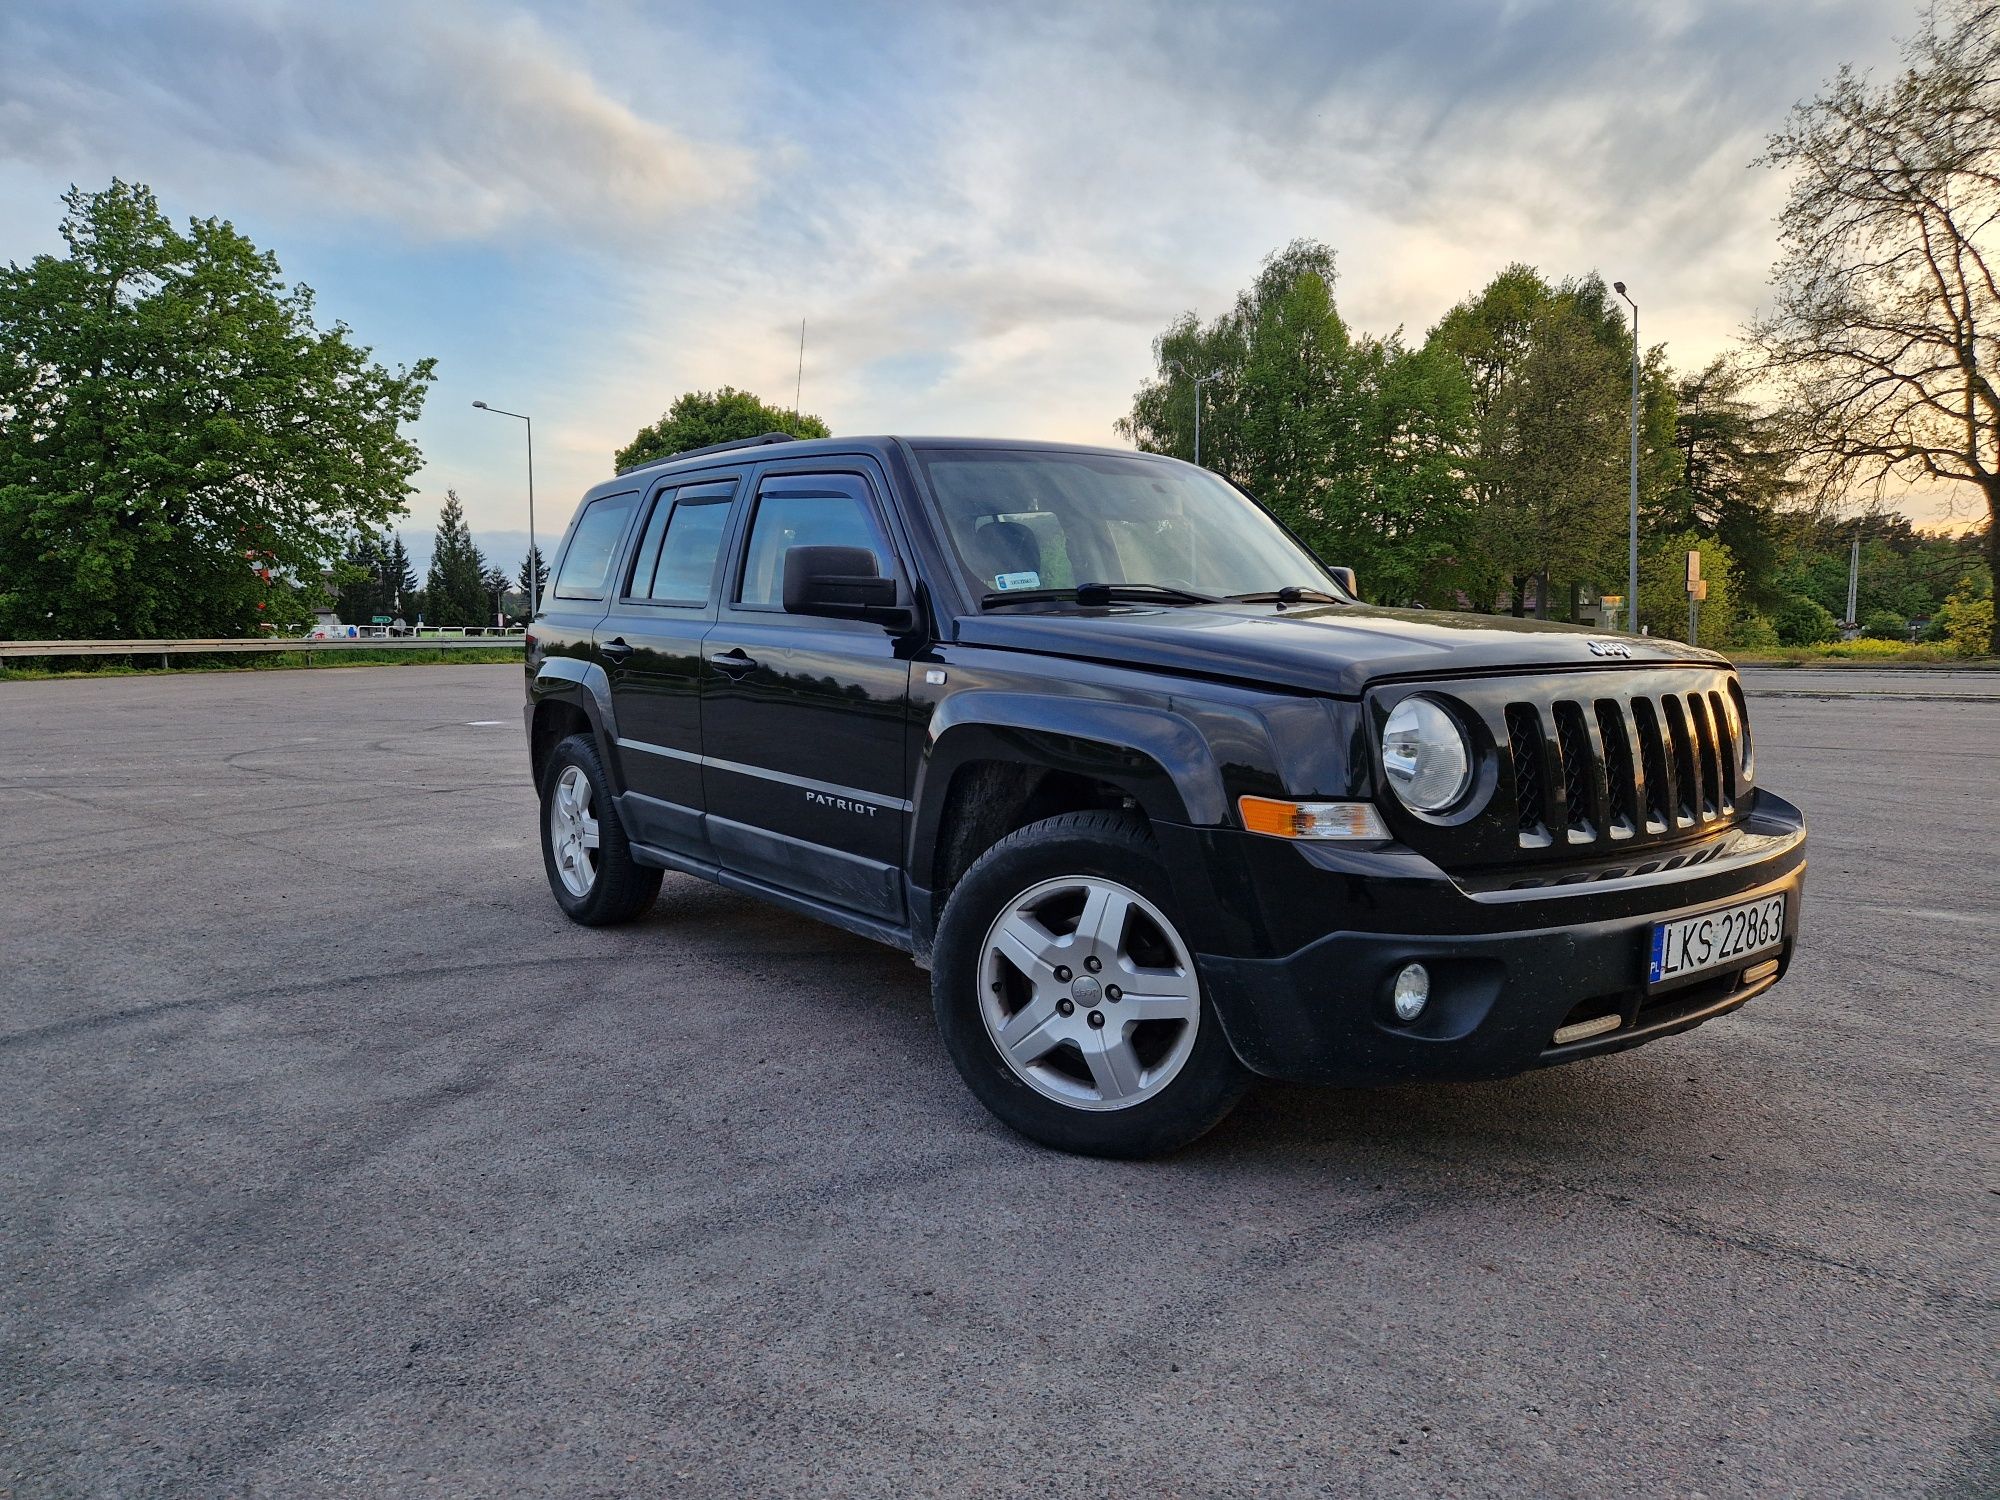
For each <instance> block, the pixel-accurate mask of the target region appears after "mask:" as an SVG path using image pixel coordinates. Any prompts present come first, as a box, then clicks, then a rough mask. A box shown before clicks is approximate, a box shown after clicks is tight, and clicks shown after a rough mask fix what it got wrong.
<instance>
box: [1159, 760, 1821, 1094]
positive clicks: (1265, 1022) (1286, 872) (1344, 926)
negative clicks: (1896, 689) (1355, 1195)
mask: <svg viewBox="0 0 2000 1500" xmlns="http://www.w3.org/2000/svg"><path fill="white" fill-rule="evenodd" d="M1160 832H1161V834H1162V843H1163V844H1164V845H1165V846H1166V853H1167V854H1168V858H1169V868H1170V869H1171V870H1173V871H1174V878H1175V880H1176V883H1177V885H1178V886H1180V887H1181V889H1180V891H1179V895H1180V897H1181V910H1182V911H1183V912H1197V913H1201V914H1202V915H1201V916H1199V917H1198V918H1197V919H1196V920H1195V921H1194V922H1193V924H1192V925H1193V926H1194V927H1195V929H1196V931H1195V933H1194V934H1193V936H1194V939H1195V946H1196V949H1197V963H1198V965H1199V968H1200V971H1201V977H1202V982H1203V985H1204V986H1205V988H1206V990H1207V992H1208V994H1209V996H1210V998H1211V999H1212V1000H1213V1002H1214V1004H1215V1008H1216V1011H1217V1014H1218V1015H1219V1016H1220V1018H1221V1021H1222V1026H1223V1030H1224V1031H1225V1032H1226V1033H1227V1034H1228V1036H1229V1040H1230V1042H1231V1044H1232V1045H1233V1046H1234V1047H1235V1049H1236V1052H1237V1055H1238V1056H1239V1057H1241V1058H1242V1060H1243V1062H1244V1063H1245V1064H1246V1065H1247V1066H1248V1067H1250V1068H1251V1069H1252V1070H1254V1071H1255V1072H1258V1073H1262V1074H1264V1075H1266V1076H1268V1077H1273V1078H1284V1079H1292V1080H1297V1081H1300V1082H1312V1083H1340V1084H1361V1083H1395V1082H1401V1081H1406V1080H1414V1079H1477V1078H1500V1077H1505V1076H1508V1075H1509V1074H1513V1073H1519V1072H1522V1071H1524V1070H1526V1069H1528V1068H1533V1067H1540V1066H1546V1065H1548V1064H1552V1063H1559V1062H1569V1061H1572V1060H1574V1059H1577V1058H1583V1057H1591V1056H1595V1055H1597V1054H1599V1053H1604V1052H1615V1051H1619V1050H1621V1049H1623V1048H1626V1047H1633V1046H1637V1045H1639V1044H1640V1043H1642V1042H1647V1041H1651V1040H1653V1039H1654V1038H1656V1037H1660V1036H1666V1035H1670V1034H1672V1033H1673V1032H1676V1031H1685V1030H1687V1029H1688V1028H1689V1027H1691V1026H1698V1025H1700V1024H1701V1023H1702V1022H1704V1021H1707V1020H1711V1019H1713V1018H1714V1017H1716V1016H1719V1015H1723V1014H1725V1013H1727V1012H1729V1011H1732V1010H1734V1009H1736V1008H1737V1007H1738V1006H1740V1005H1742V1004H1743V1003H1744V1002H1745V1001H1747V1000H1749V999H1751V998H1753V997H1754V996H1756V995H1758V994H1761V993H1762V992H1763V991H1764V990H1766V989H1768V988H1770V986H1771V985H1773V984H1775V983H1776V982H1777V980H1778V979H1780V978H1782V977H1783V975H1784V973H1785V971H1786V970H1787V969H1789V968H1790V966H1791V960H1792V952H1793V948H1794V946H1795V944H1796V942H1797V940H1798V931H1799V919H1800V907H1801V904H1802V902H1801V898H1802V894H1803V885H1804V879H1805V863H1806V861H1805V820H1804V818H1803V816H1802V815H1801V814H1800V813H1799V811H1798V809H1797V808H1795V807H1793V806H1792V805H1791V804H1790V803H1788V802H1785V801H1783V800H1782V799H1780V798H1777V797H1774V796H1772V795H1771V794H1770V793H1768V792H1760V793H1759V794H1758V799H1757V802H1756V805H1755V806H1754V808H1753V809H1752V810H1751V812H1750V813H1749V815H1748V816H1747V817H1746V818H1745V819H1744V820H1743V821H1742V822H1741V823H1740V824H1738V825H1737V826H1736V827H1735V828H1733V829H1731V830H1729V831H1728V832H1727V833H1725V834H1722V835H1720V836H1719V837H1718V838H1717V839H1716V840H1713V841H1711V842H1709V843H1708V844H1704V845H1698V846H1692V847H1690V848H1688V849H1686V850H1684V851H1681V852H1680V855H1678V856H1673V857H1670V862H1671V863H1672V864H1673V867H1672V868H1648V867H1647V866H1644V865H1642V866H1639V867H1637V868H1635V869H1632V870H1612V871H1608V872H1605V871H1599V872H1596V873H1592V872H1588V871H1586V872H1582V873H1581V874H1578V875H1576V876H1574V877H1573V878H1572V879H1571V880H1570V881H1569V882H1568V883H1563V884H1547V883H1542V884H1538V885H1533V886H1527V885H1526V884H1525V883H1519V886H1516V885H1507V884H1504V883H1499V882H1491V883H1487V884H1484V885H1482V884H1480V883H1479V882H1476V881H1472V880H1467V879H1454V878H1453V877H1452V876H1451V875H1449V874H1447V873H1446V872H1444V871H1442V870H1440V869H1438V868H1437V867H1436V866H1435V865H1433V864H1431V863H1430V862H1429V861H1427V860H1425V859H1423V858H1422V857H1421V856H1416V855H1413V854H1410V853H1409V852H1408V851H1373V852H1371V851H1358V850H1351V849H1342V848H1340V847H1338V846H1334V845H1311V846H1307V845H1297V844H1289V843H1286V842H1284V841H1282V840H1274V839H1265V838H1259V837H1257V836H1255V835H1252V834H1243V833H1234V832H1228V831H1224V830H1217V829H1192V828H1178V829H1171V830H1165V829H1163V830H1160ZM1667 862H1669V861H1663V860H1661V859H1660V857H1659V856H1657V855H1656V856H1655V857H1654V859H1653V860H1652V861H1651V862H1650V863H1651V864H1652V865H1655V866H1657V865H1660V864H1662V863H1667ZM1780 893H1783V894H1784V895H1785V897H1786V902H1785V933H1784V941H1783V944H1782V946H1781V947H1780V948H1779V949H1777V950H1776V952H1775V954H1774V953H1773V952H1772V951H1770V950H1766V951H1764V952H1761V953H1759V954H1756V955H1754V956H1753V957H1752V958H1750V959H1748V960H1746V961H1745V962H1744V964H1743V965H1742V966H1739V967H1737V968H1734V969H1728V970H1722V971H1719V972H1713V973H1709V974H1704V975H1701V976H1698V977H1696V978H1695V979H1693V980H1691V981H1688V982H1686V983H1684V984H1682V985H1680V986H1678V987H1667V988H1662V989H1659V990H1652V991H1649V990H1648V989H1647V988H1646V983H1645V980H1646V957H1647V949H1648V944H1649V941H1650V937H1651V932H1652V928H1653V924H1654V923H1656V922H1660V921H1665V920H1669V919H1672V918H1674V917H1677V916H1683V915H1688V914H1691V913H1694V912H1699V911H1703V910H1706V909H1708V908H1710V907H1714V906H1719V905H1724V904H1730V903H1734V902H1738V901H1747V900H1752V899H1755V898H1758V897H1763V896H1771V895H1777V894H1780ZM1774 958H1775V961H1776V962H1775V967H1774V966H1773V964H1772V962H1771V961H1772V960H1773V959H1774ZM1411 962H1420V963H1422V964H1423V965H1424V966H1425V967H1426V968H1427V969H1428V970H1429V971H1430V974H1431V999H1430V1003H1429V1004H1428V1005H1427V1006H1426V1007H1425V1010H1424V1012H1423V1014H1422V1015H1421V1016H1419V1017H1418V1018H1417V1019H1416V1020H1415V1021H1413V1022H1407V1023H1406V1022H1402V1021H1399V1020H1397V1018H1396V1016H1395V1012H1394V1010H1393V1009H1392V1008H1391V1005H1390V987H1391V985H1392V984H1393V982H1394V978H1395V975H1396V973H1397V971H1398V970H1400V969H1401V968H1402V967H1403V966H1404V965H1405V964H1408V963H1411ZM1610 1014H1615V1015H1617V1016H1618V1018H1619V1025H1618V1027H1617V1029H1616V1030H1613V1031H1610V1032H1608V1033H1605V1034H1602V1035H1598V1036H1593V1037H1590V1038H1588V1039H1586V1040H1581V1041H1575V1042H1570V1043H1568V1044H1566V1045H1561V1046H1558V1045H1556V1043H1555V1041H1554V1035H1555V1032H1556V1031H1557V1029H1558V1028H1560V1027H1563V1026H1565V1025H1567V1024H1572V1023H1574V1022H1577V1021H1581V1020H1584V1019H1587V1018H1595V1017H1600V1016H1604V1015H1610Z"/></svg>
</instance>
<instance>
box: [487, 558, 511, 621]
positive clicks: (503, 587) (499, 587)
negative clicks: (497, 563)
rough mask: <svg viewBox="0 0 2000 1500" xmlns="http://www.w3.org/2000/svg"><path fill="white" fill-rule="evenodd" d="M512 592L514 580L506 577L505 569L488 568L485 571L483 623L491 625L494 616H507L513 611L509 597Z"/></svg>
mask: <svg viewBox="0 0 2000 1500" xmlns="http://www.w3.org/2000/svg"><path fill="white" fill-rule="evenodd" d="M513 592H514V580H513V579H511V578H509V577H508V576H507V570H506V569H505V568H488V569H487V570H486V584H485V593H486V619H485V621H484V623H486V624H488V625H491V624H492V623H493V621H494V618H495V617H496V616H499V615H504V614H507V613H508V612H509V611H511V610H512V609H513V600H512V597H511V596H512V595H513Z"/></svg>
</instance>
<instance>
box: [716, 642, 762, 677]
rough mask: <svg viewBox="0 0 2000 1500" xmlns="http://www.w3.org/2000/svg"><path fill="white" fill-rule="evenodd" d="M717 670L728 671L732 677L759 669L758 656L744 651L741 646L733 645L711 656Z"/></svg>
mask: <svg viewBox="0 0 2000 1500" xmlns="http://www.w3.org/2000/svg"><path fill="white" fill-rule="evenodd" d="M709 660H710V661H712V662H714V663H715V667H716V670H717V671H719V672H726V673H728V674H729V675H730V676H731V677H741V676H742V675H743V674H744V673H746V672H754V671H756V670H757V658H756V657H754V656H751V655H750V654H749V653H747V652H746V651H744V649H743V648H742V647H741V646H731V647H730V648H729V649H728V650H727V651H720V652H717V653H716V654H715V655H714V656H711V657H710V658H709Z"/></svg>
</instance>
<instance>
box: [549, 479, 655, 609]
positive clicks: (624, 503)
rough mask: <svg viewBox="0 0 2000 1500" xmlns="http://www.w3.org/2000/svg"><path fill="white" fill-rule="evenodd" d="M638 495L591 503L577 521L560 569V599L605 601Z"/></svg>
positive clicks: (557, 595)
mask: <svg viewBox="0 0 2000 1500" xmlns="http://www.w3.org/2000/svg"><path fill="white" fill-rule="evenodd" d="M638 501H639V497H638V495H637V494H636V493H632V494H625V495H604V496H601V497H599V498H598V499H596V500H593V501H591V502H590V503H589V504H588V505H586V506H585V507H584V508H583V514H582V515H580V516H578V517H577V518H576V530H575V531H573V532H572V533H570V539H569V546H568V547H567V548H566V549H565V550H564V552H563V555H562V562H561V563H560V564H558V566H557V568H556V583H555V594H556V597H557V598H558V599H602V598H603V597H604V590H605V585H606V584H607V583H608V582H609V580H610V578H611V562H612V559H613V557H614V556H615V555H616V553H617V551H618V543H619V540H620V539H621V538H622V537H623V536H624V535H625V523H626V522H627V521H629V520H631V518H632V509H633V507H634V506H635V505H637V504H638Z"/></svg>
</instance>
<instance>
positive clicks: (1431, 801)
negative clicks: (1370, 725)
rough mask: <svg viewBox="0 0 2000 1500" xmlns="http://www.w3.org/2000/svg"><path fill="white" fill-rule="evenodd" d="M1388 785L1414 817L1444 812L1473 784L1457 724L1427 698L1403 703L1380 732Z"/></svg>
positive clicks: (1462, 733)
mask: <svg viewBox="0 0 2000 1500" xmlns="http://www.w3.org/2000/svg"><path fill="white" fill-rule="evenodd" d="M1382 764H1383V766H1384V767H1385V768H1386V769H1387V771H1388V773H1389V785H1390V786H1392V787H1394V788H1395V789H1396V795H1397V796H1398V797H1400V798H1402V799H1403V801H1404V803H1405V804H1406V805H1407V806H1410V807H1414V808H1415V809H1416V810H1417V811H1418V812H1442V811H1443V810H1444V809H1445V808H1447V807H1450V806H1451V805H1452V804H1453V803H1454V802H1456V801H1458V799H1459V798H1461V797H1463V796H1464V795H1465V790H1466V788H1467V787H1469V786H1470V785H1471V784H1472V749H1471V747H1470V746H1469V745H1467V744H1466V742H1465V731H1464V730H1462V729H1460V728H1459V727H1458V720H1456V719H1454V718H1453V717H1452V716H1451V715H1450V714H1448V713H1446V712H1445V710H1444V709H1443V708H1442V707H1440V706H1439V705H1438V704H1436V703H1434V702H1432V701H1431V700H1430V699H1429V698H1405V699H1404V700H1403V701H1402V702H1401V703H1398V704H1397V705H1396V710H1395V712H1394V713H1392V714H1390V715H1389V722H1388V723H1387V724H1386V725H1384V726H1383V728H1382Z"/></svg>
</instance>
